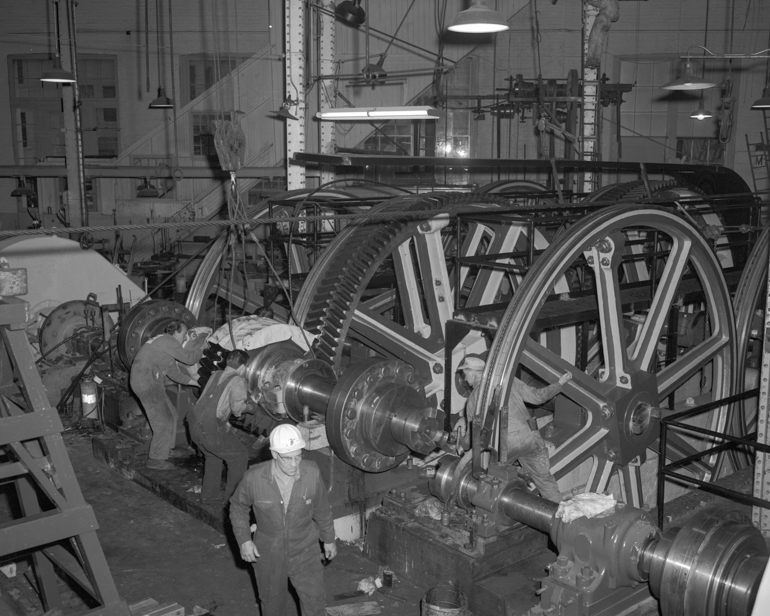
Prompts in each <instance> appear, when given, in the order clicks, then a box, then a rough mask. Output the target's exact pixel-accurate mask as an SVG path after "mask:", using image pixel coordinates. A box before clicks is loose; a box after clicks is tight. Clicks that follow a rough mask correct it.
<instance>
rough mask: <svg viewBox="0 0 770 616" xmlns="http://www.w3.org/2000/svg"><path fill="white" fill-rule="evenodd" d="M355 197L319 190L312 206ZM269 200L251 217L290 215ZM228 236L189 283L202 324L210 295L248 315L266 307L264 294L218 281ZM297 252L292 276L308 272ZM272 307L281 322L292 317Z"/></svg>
mask: <svg viewBox="0 0 770 616" xmlns="http://www.w3.org/2000/svg"><path fill="white" fill-rule="evenodd" d="M310 192H311V191H310V190H301V191H291V192H289V193H286V194H284V195H280V196H277V197H274V198H273V199H271V200H270V201H281V200H294V201H300V200H302V199H304V198H306V197H307V196H308V195H309V194H310ZM353 198H355V195H354V194H353V193H351V192H346V191H339V190H324V191H319V192H317V193H315V194H313V201H312V202H311V204H310V205H309V207H312V206H314V205H315V204H317V203H318V201H319V200H321V201H324V200H335V201H336V200H344V199H353ZM270 201H266V202H264V203H262V204H260V205H258V206H256V207H255V208H254V209H252V210H251V211H250V213H249V217H250V218H252V219H254V220H259V219H260V218H266V217H268V216H270V215H271V213H272V215H274V216H280V215H281V213H286V214H287V215H290V213H289V212H288V209H289V208H288V207H287V206H274V207H272V208H271V205H270ZM292 209H293V208H292ZM229 237H230V236H229V233H228V231H227V230H225V231H223V232H222V233H221V234H220V236H219V237H218V238H217V239H216V241H215V242H214V243H213V244H212V246H211V248H210V249H209V250H208V252H207V253H206V256H205V257H204V259H203V260H202V261H201V264H200V266H199V267H198V270H197V271H196V273H195V277H194V278H193V281H192V283H191V284H190V290H189V292H188V295H187V302H186V303H185V306H186V308H187V309H188V310H190V312H192V313H193V315H194V316H195V317H196V319H198V321H199V322H202V321H203V316H204V312H205V304H206V301H207V299H208V298H209V297H210V296H211V295H214V296H215V297H219V298H222V299H224V300H225V301H231V302H232V304H233V306H236V307H237V308H238V309H241V310H245V311H246V312H254V311H256V310H257V309H259V308H260V307H262V306H263V305H264V299H263V296H262V293H261V292H259V291H248V290H245V289H244V288H243V285H240V284H237V283H233V284H232V285H229V284H228V281H225V280H220V279H219V275H218V272H219V271H220V267H221V263H222V258H223V256H224V255H226V253H227V250H228V241H229ZM248 241H249V242H250V241H251V240H250V239H249V240H248ZM295 252H296V251H295V250H292V251H291V254H290V255H289V258H290V259H291V260H292V267H293V270H294V271H293V273H305V272H306V271H307V269H308V268H307V264H306V259H303V258H302V255H297V254H294V253H295ZM272 308H273V310H274V312H275V316H276V317H277V318H278V319H280V320H283V321H288V319H289V314H288V312H287V310H286V308H285V307H283V306H280V305H277V304H274V305H273V306H272Z"/></svg>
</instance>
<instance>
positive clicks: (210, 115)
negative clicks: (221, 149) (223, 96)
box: [192, 111, 231, 158]
mask: <svg viewBox="0 0 770 616" xmlns="http://www.w3.org/2000/svg"><path fill="white" fill-rule="evenodd" d="M230 119H231V118H230V113H219V112H216V111H207V112H193V114H192V132H193V155H194V156H206V157H208V158H216V157H217V149H216V147H215V146H214V133H215V132H216V124H215V122H216V121H217V120H230Z"/></svg>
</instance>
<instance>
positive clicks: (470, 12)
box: [448, 0, 508, 34]
mask: <svg viewBox="0 0 770 616" xmlns="http://www.w3.org/2000/svg"><path fill="white" fill-rule="evenodd" d="M448 29H449V30H451V31H452V32H464V33H466V34H489V33H492V32H503V31H505V30H508V23H507V22H506V21H505V18H504V17H503V16H502V14H500V13H499V12H497V11H493V10H492V9H490V8H489V7H488V6H487V5H486V4H484V1H483V0H472V4H471V6H470V7H468V8H467V9H465V10H464V11H460V12H459V13H457V15H455V18H454V19H453V20H452V23H451V24H450V25H449V28H448Z"/></svg>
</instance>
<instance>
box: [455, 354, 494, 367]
mask: <svg viewBox="0 0 770 616" xmlns="http://www.w3.org/2000/svg"><path fill="white" fill-rule="evenodd" d="M486 365H487V363H486V362H485V361H484V360H483V359H481V358H480V357H470V356H468V357H465V358H463V360H462V361H461V362H460V365H459V366H457V369H458V370H463V369H465V368H467V369H468V370H483V369H484V366H486Z"/></svg>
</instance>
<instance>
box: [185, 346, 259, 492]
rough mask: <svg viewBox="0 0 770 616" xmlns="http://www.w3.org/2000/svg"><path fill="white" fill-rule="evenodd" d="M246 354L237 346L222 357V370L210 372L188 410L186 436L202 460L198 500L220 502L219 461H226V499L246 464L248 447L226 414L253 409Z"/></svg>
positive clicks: (236, 413)
mask: <svg viewBox="0 0 770 616" xmlns="http://www.w3.org/2000/svg"><path fill="white" fill-rule="evenodd" d="M248 360H249V354H248V353H246V351H242V350H240V349H237V350H235V351H230V352H229V353H228V354H227V357H226V359H225V366H226V367H225V369H224V370H217V371H216V372H214V374H212V375H211V378H210V379H209V380H208V382H207V383H206V387H205V388H204V390H203V393H201V396H200V398H198V401H197V402H196V403H195V406H194V407H193V408H192V411H191V412H190V416H189V417H188V423H189V426H190V436H191V437H192V440H193V442H194V443H195V444H196V445H197V446H198V449H200V451H201V453H202V454H203V457H204V459H205V462H204V466H203V485H202V487H201V502H203V503H211V504H221V502H222V500H221V497H220V494H219V486H220V483H221V481H222V463H223V462H224V463H225V464H227V483H226V484H225V493H224V498H225V499H229V498H230V497H231V496H232V495H233V492H235V488H236V487H237V485H238V482H239V481H240V480H241V477H243V473H245V472H246V468H248V465H249V450H248V449H247V448H246V446H245V445H244V444H243V443H242V442H241V440H240V439H239V438H238V437H237V436H236V435H235V433H234V432H233V431H232V429H231V428H230V423H229V422H228V419H229V418H230V415H233V416H235V417H240V416H241V414H243V413H244V412H248V411H255V410H256V406H257V405H256V403H254V402H252V401H251V400H249V392H248V383H247V382H246V362H247V361H248Z"/></svg>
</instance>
